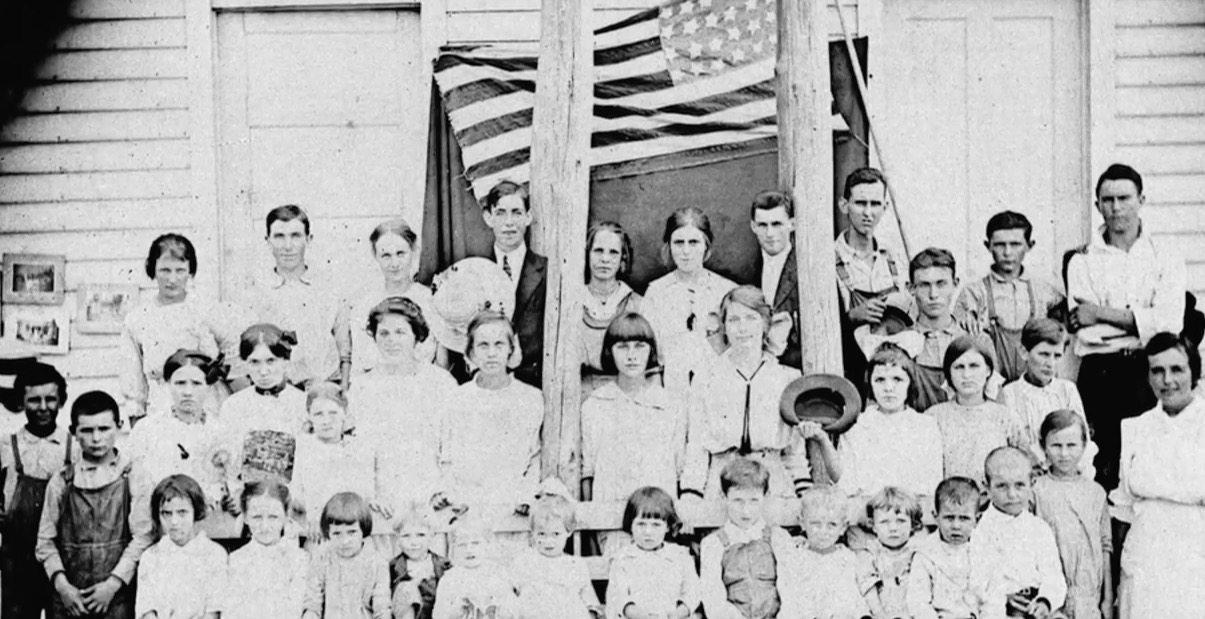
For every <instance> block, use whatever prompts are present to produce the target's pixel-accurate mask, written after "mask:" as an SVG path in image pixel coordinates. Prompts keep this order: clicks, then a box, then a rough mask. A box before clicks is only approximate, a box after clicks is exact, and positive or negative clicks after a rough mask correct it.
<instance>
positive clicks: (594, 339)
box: [581, 221, 640, 392]
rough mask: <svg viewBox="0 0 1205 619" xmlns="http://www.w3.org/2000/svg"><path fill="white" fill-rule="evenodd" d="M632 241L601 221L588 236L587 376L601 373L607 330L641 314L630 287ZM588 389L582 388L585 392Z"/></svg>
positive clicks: (584, 330) (584, 314) (583, 338)
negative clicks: (626, 316) (624, 317)
mask: <svg viewBox="0 0 1205 619" xmlns="http://www.w3.org/2000/svg"><path fill="white" fill-rule="evenodd" d="M631 271H632V241H631V239H629V238H628V233H627V232H624V230H623V226H620V225H619V224H618V223H616V222H613V221H600V222H598V223H596V224H594V225H593V226H590V231H589V232H588V233H587V234H586V294H585V295H583V296H582V322H583V328H582V331H581V342H582V366H583V367H585V368H586V369H587V374H591V375H593V374H598V373H600V372H602V370H603V366H602V349H603V337H604V335H605V334H606V332H607V327H609V326H610V325H611V323H612V322H613V321H614V320H615V318H616V317H618V316H621V315H623V314H625V313H627V312H639V311H640V295H638V294H636V291H634V290H632V287H631V286H629V285H628V283H627V278H628V274H629V273H631ZM585 391H586V390H585V389H583V392H585Z"/></svg>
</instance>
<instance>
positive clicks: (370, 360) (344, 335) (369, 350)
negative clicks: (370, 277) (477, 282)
mask: <svg viewBox="0 0 1205 619" xmlns="http://www.w3.org/2000/svg"><path fill="white" fill-rule="evenodd" d="M391 296H400V297H403V298H406V299H410V300H411V301H414V303H415V305H418V308H419V309H420V310H422V312H423V320H425V321H426V322H427V325H428V326H430V325H431V324H432V322H433V321H437V320H440V318H439V314H437V313H435V306H434V303H433V299H434V295H432V293H431V289H430V288H427V287H426V286H424V285H422V284H420V283H418V282H414V283H412V284H410V287H409V288H407V289H406V292H405V293H403V294H400V295H391V294H389V293H387V292H385V286H384V285H383V284H382V283H381V282H380V281H376V282H373V283H372V284H371V285H369V286H366V287H365V288H363V289H361V290H360V292H359V293H358V294H356V295H355V296H353V297H352V298H351V299H349V300H347V301H345V302H344V303H343V310H342V311H341V312H340V314H339V319H338V325H337V327H336V331H337V334H336V338H335V339H336V340H337V341H338V345H339V348H340V354H344V353H343V350H345V349H347V348H348V347H350V349H351V369H352V376H357V377H358V376H359V375H360V374H363V373H364V372H367V371H369V370H371V369H372V368H374V367H376V365H377V363H378V362H379V361H380V352H379V351H378V350H377V344H376V342H374V341H373V338H372V333H369V331H368V315H369V314H370V313H372V309H373V308H374V307H376V306H377V305H378V304H379V303H380V302H381V301H384V300H385V299H387V298H389V297H391ZM434 342H435V329H431V331H430V334H429V336H428V339H427V341H425V342H420V343H418V344H417V348H419V349H422V350H428V349H429V352H430V355H431V356H430V357H428V358H433V357H434V354H435V348H434V346H433V344H434ZM352 383H353V384H354V383H355V380H352Z"/></svg>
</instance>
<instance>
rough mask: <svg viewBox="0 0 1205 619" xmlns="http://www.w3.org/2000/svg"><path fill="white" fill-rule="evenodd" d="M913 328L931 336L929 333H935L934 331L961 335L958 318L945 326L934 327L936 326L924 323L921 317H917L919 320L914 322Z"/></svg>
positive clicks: (926, 335)
mask: <svg viewBox="0 0 1205 619" xmlns="http://www.w3.org/2000/svg"><path fill="white" fill-rule="evenodd" d="M912 328H913V329H915V330H916V331H917V332H918V333H920V334H921V335H923V336H925V337H929V335H931V334H934V333H946V334H949V335H961V331H960V329H959V327H958V321H957V320H952V321H950V324H948V325H946V326H944V327H934V326H930V325H926V324H924V323H922V322H921V321H920V320H919V319H917V321H916V322H915V323H913V324H912Z"/></svg>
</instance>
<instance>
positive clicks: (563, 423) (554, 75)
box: [531, 0, 594, 495]
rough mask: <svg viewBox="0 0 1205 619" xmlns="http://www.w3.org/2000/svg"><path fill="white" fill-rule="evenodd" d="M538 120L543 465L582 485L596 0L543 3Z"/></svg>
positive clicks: (535, 168) (535, 176)
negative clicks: (543, 253) (582, 339)
mask: <svg viewBox="0 0 1205 619" xmlns="http://www.w3.org/2000/svg"><path fill="white" fill-rule="evenodd" d="M542 2H543V4H542V5H541V13H540V28H541V30H540V60H539V69H538V70H537V72H536V101H535V111H534V115H533V118H532V145H531V198H532V204H533V205H534V208H535V213H536V217H537V218H540V219H543V221H544V225H543V226H542V227H541V229H542V230H543V232H544V238H543V241H544V245H545V247H546V248H547V254H548V258H549V260H548V272H547V276H546V277H547V287H548V296H547V297H546V305H545V312H544V429H543V432H542V434H541V439H542V441H543V451H542V455H541V460H540V470H541V473H542V476H543V477H548V476H551V475H555V476H557V477H559V478H560V479H561V481H563V482H564V483H565V485H566V486H568V487H569V490H570V491H571V492H573V493H574V494H575V495H576V493H577V492H578V490H579V486H580V473H579V471H580V466H579V463H580V462H581V359H580V354H579V348H578V337H579V334H578V332H579V329H581V325H582V299H581V294H582V291H583V290H584V286H582V280H581V277H582V273H583V272H584V271H585V260H586V257H585V251H584V249H583V248H582V245H583V242H584V239H585V238H586V224H587V218H588V216H589V207H590V167H589V166H590V163H589V150H590V124H591V116H592V105H593V97H594V87H593V64H594V58H593V45H592V43H593V41H592V37H591V36H590V32H589V31H588V30H587V29H586V28H587V24H589V22H590V20H589V17H590V12H591V10H592V6H593V0H542Z"/></svg>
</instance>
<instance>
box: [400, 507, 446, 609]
mask: <svg viewBox="0 0 1205 619" xmlns="http://www.w3.org/2000/svg"><path fill="white" fill-rule="evenodd" d="M394 530H395V531H397V540H398V546H400V547H401V551H400V552H399V553H398V555H397V556H396V557H394V558H393V561H390V562H389V585H390V588H392V590H393V617H394V619H431V612H432V611H433V610H434V607H435V590H436V587H437V586H438V585H439V580H440V579H441V578H443V575H444V572H446V571H448V568H450V567H452V564H451V563H450V562H448V560H447V559H445V558H443V557H442V556H440V555H438V554H436V553H435V552H434V551H433V550H431V537H432V535H433V534H434V531H433V530H432V528H431V513H430V511H429V510H428V508H426V507H425V506H419V505H417V504H414V505H411V506H410V508H409V509H408V510H406V511H404V512H402V514H401V516H400V517H398V519H397V523H396V524H395V525H394Z"/></svg>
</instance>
